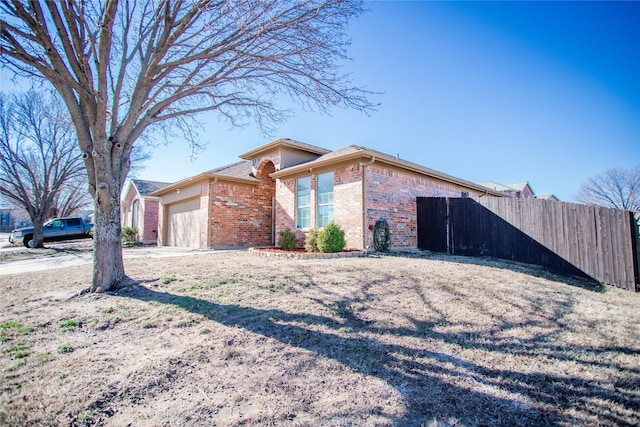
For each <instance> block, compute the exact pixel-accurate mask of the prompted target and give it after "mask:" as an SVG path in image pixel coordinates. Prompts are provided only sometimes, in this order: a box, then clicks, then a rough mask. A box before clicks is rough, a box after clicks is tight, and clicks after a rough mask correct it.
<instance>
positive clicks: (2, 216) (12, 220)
mask: <svg viewBox="0 0 640 427" xmlns="http://www.w3.org/2000/svg"><path fill="white" fill-rule="evenodd" d="M30 225H32V223H31V219H30V218H29V214H28V213H27V211H26V210H24V209H0V233H10V232H11V231H12V230H13V229H14V228H20V227H27V226H30Z"/></svg>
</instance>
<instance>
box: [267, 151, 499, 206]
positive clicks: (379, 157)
mask: <svg viewBox="0 0 640 427" xmlns="http://www.w3.org/2000/svg"><path fill="white" fill-rule="evenodd" d="M358 158H362V159H366V160H367V161H371V160H375V161H376V162H381V163H386V164H389V165H392V166H396V167H400V168H402V169H406V170H409V171H412V172H415V173H419V174H420V175H427V176H430V177H432V178H436V179H439V180H442V181H446V182H451V183H453V184H457V185H460V186H462V187H466V188H470V189H474V190H476V191H479V192H481V193H483V194H491V195H494V196H497V197H508V195H506V194H505V193H503V192H501V191H496V190H492V189H490V188H487V187H484V186H482V185H478V184H474V183H473V182H470V181H466V180H463V179H460V178H456V177H454V176H451V175H447V174H445V173H442V172H438V171H436V170H433V169H429V168H427V167H424V166H420V165H417V164H415V163H412V162H408V161H406V160H402V159H397V158H395V157H393V156H390V155H388V154H384V153H379V152H376V151H371V150H368V149H359V150H358V151H356V152H352V153H348V154H345V155H344V156H339V157H333V158H330V159H326V160H312V161H310V162H307V163H303V164H301V165H296V166H292V167H289V168H286V169H282V170H280V171H277V172H274V173H272V174H270V175H269V176H270V177H272V178H282V177H285V176H287V175H292V174H296V173H300V172H302V171H306V170H313V169H317V168H321V167H324V166H328V165H330V164H335V163H341V162H346V161H352V160H356V159H358Z"/></svg>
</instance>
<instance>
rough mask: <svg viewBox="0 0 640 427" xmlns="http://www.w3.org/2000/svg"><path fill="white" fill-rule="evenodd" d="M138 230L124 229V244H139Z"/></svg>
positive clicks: (133, 228)
mask: <svg viewBox="0 0 640 427" xmlns="http://www.w3.org/2000/svg"><path fill="white" fill-rule="evenodd" d="M139 242H140V237H139V236H138V229H137V228H135V227H122V243H125V244H127V243H128V244H131V243H134V244H135V243H139Z"/></svg>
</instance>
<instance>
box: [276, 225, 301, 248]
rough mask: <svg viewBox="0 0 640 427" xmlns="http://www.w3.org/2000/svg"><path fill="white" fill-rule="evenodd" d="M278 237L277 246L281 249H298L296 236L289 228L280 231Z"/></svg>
mask: <svg viewBox="0 0 640 427" xmlns="http://www.w3.org/2000/svg"><path fill="white" fill-rule="evenodd" d="M278 235H279V236H280V237H279V238H278V246H279V247H281V248H282V249H285V250H287V251H291V250H293V249H295V248H297V247H298V236H296V233H294V232H293V231H291V229H290V228H287V229H286V230H284V231H281V232H280V233H278Z"/></svg>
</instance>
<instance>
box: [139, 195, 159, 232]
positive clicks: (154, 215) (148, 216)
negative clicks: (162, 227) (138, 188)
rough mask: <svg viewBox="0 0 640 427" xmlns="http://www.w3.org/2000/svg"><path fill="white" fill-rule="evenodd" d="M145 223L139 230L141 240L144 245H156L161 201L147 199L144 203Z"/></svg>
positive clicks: (143, 222)
mask: <svg viewBox="0 0 640 427" xmlns="http://www.w3.org/2000/svg"><path fill="white" fill-rule="evenodd" d="M143 206H144V207H143V212H144V214H143V218H144V219H143V221H142V227H140V228H139V229H138V233H140V234H141V235H140V240H142V242H143V243H155V242H156V241H157V240H158V211H159V208H160V201H159V200H150V199H146V200H144V202H143Z"/></svg>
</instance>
